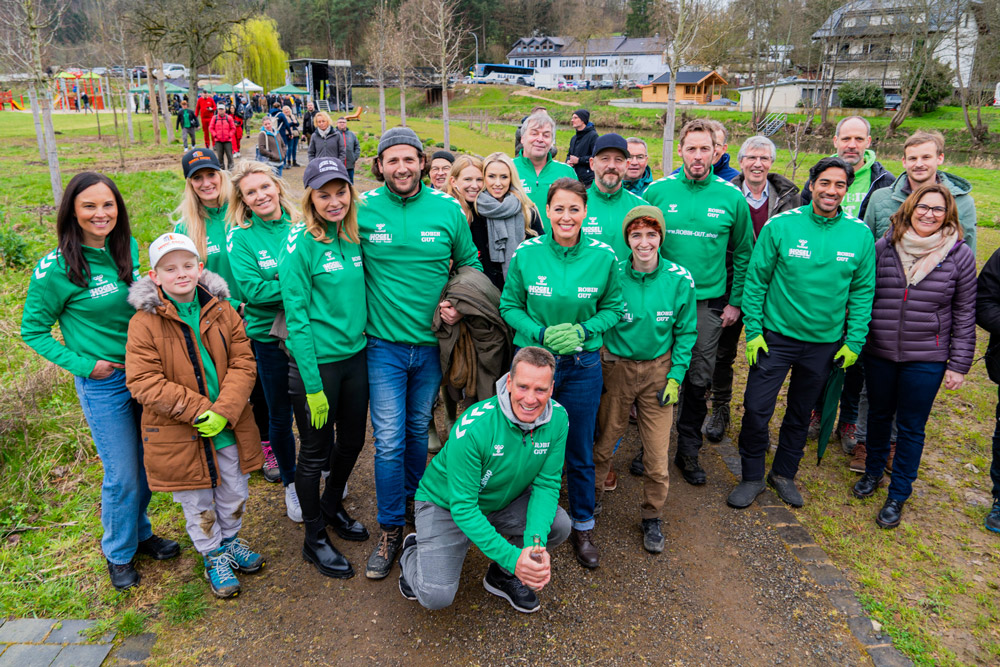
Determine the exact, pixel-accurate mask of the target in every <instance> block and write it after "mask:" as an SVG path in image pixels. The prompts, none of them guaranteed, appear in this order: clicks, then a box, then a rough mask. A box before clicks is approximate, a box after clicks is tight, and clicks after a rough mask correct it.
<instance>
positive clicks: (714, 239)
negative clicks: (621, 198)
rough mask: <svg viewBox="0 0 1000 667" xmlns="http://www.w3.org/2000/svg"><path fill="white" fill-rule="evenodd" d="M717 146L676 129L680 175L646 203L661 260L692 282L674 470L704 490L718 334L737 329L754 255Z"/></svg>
mask: <svg viewBox="0 0 1000 667" xmlns="http://www.w3.org/2000/svg"><path fill="white" fill-rule="evenodd" d="M715 151H716V141H715V133H714V128H713V127H712V125H711V124H710V123H709V122H707V121H705V120H703V119H696V120H693V121H691V122H689V123H687V124H686V125H685V126H684V127H683V128H681V134H680V142H679V144H678V149H677V152H678V153H679V154H680V156H681V160H682V161H683V163H684V164H683V167H682V168H681V173H679V174H671V175H670V176H667V177H665V178H661V179H660V180H658V181H656V182H654V183H653V184H652V185H650V186H649V188H648V189H647V190H646V195H645V197H646V201H648V202H649V203H650V204H653V205H654V206H658V207H659V208H660V210H661V211H663V218H664V221H665V223H666V229H665V231H666V234H665V235H664V239H663V246H662V248H663V249H662V251H661V252H662V254H663V255H664V257H666V258H667V259H669V260H670V261H672V262H674V263H675V264H678V265H680V266H683V267H685V268H686V269H688V271H690V272H691V274H692V276H693V277H694V284H695V298H696V299H697V302H698V303H697V310H698V340H697V342H696V343H695V346H694V349H693V350H692V353H691V364H690V366H689V368H688V372H687V375H686V376H685V377H684V384H683V386H682V389H683V392H684V401H683V403H682V405H681V409H680V415H679V416H678V419H677V456H676V458H675V459H674V462H675V463H676V464H677V467H679V468H680V469H681V474H682V476H683V477H684V481H686V482H687V483H688V484H704V483H705V481H706V478H705V471H704V469H703V468H702V467H701V465H700V464H699V463H698V453H699V451H700V450H701V446H702V444H704V443H703V440H702V434H701V427H702V424H703V423H704V421H705V416H706V414H707V413H708V405H707V403H706V399H707V394H708V388H709V385H711V383H712V373H713V371H714V369H715V358H716V354H717V350H718V346H719V337H720V336H721V334H722V328H723V327H728V326H730V325H732V324H734V323H735V322H736V320H737V319H739V316H740V304H741V303H742V301H743V279H744V276H745V274H746V269H747V264H748V263H749V261H750V252H751V248H752V245H751V232H752V229H751V222H750V208H749V206H748V205H747V202H746V199H745V198H744V197H743V193H742V192H740V189H739V188H737V187H736V186H735V185H733V184H732V183H730V182H728V181H725V180H723V179H721V178H719V177H718V176H714V175H713V174H712V164H713V162H714V159H715ZM730 245H732V247H733V284H732V289H731V290H730V292H729V296H728V297H727V296H726V282H727V281H726V249H727V248H728V247H729V246H730Z"/></svg>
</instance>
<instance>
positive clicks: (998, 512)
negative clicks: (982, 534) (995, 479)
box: [986, 498, 1000, 533]
mask: <svg viewBox="0 0 1000 667" xmlns="http://www.w3.org/2000/svg"><path fill="white" fill-rule="evenodd" d="M986 530H992V531H993V532H994V533H1000V498H997V499H996V500H994V501H993V509H991V510H990V513H989V514H987V515H986Z"/></svg>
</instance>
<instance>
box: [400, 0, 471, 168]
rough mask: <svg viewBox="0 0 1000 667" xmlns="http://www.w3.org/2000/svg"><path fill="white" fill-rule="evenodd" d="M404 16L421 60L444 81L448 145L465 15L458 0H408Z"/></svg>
mask: <svg viewBox="0 0 1000 667" xmlns="http://www.w3.org/2000/svg"><path fill="white" fill-rule="evenodd" d="M400 16H401V17H402V19H403V20H405V21H408V22H410V25H412V26H413V35H414V50H415V51H416V52H417V54H418V56H419V58H420V60H421V61H422V62H423V63H424V64H425V65H426V66H427V67H429V68H430V69H431V70H432V71H433V72H434V77H435V79H437V80H439V81H440V85H441V118H442V119H443V121H444V147H445V149H448V148H449V147H450V146H451V132H450V127H449V124H448V121H449V116H448V78H449V77H450V76H451V75H452V74H455V73H457V65H458V61H459V58H460V56H461V54H462V40H463V36H464V35H465V33H466V31H467V30H468V28H467V26H466V23H465V19H464V18H463V17H462V16H461V14H459V11H458V0H407V2H406V3H405V4H404V5H403V6H402V7H401V8H400Z"/></svg>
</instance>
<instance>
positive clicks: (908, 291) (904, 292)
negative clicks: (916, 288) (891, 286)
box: [903, 285, 910, 301]
mask: <svg viewBox="0 0 1000 667" xmlns="http://www.w3.org/2000/svg"><path fill="white" fill-rule="evenodd" d="M909 293H910V286H909V285H907V286H906V289H905V290H903V301H906V295H907V294H909Z"/></svg>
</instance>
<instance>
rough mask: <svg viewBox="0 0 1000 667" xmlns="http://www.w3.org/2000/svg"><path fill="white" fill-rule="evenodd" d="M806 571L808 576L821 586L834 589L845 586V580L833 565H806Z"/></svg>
mask: <svg viewBox="0 0 1000 667" xmlns="http://www.w3.org/2000/svg"><path fill="white" fill-rule="evenodd" d="M806 571H807V572H809V574H810V576H812V578H813V579H815V580H816V582H817V583H818V584H820V585H821V586H832V587H836V588H840V587H842V586H847V579H845V578H844V575H843V573H842V572H841V571H840V570H838V569H837V568H835V567H834V566H833V565H825V564H820V563H806Z"/></svg>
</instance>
